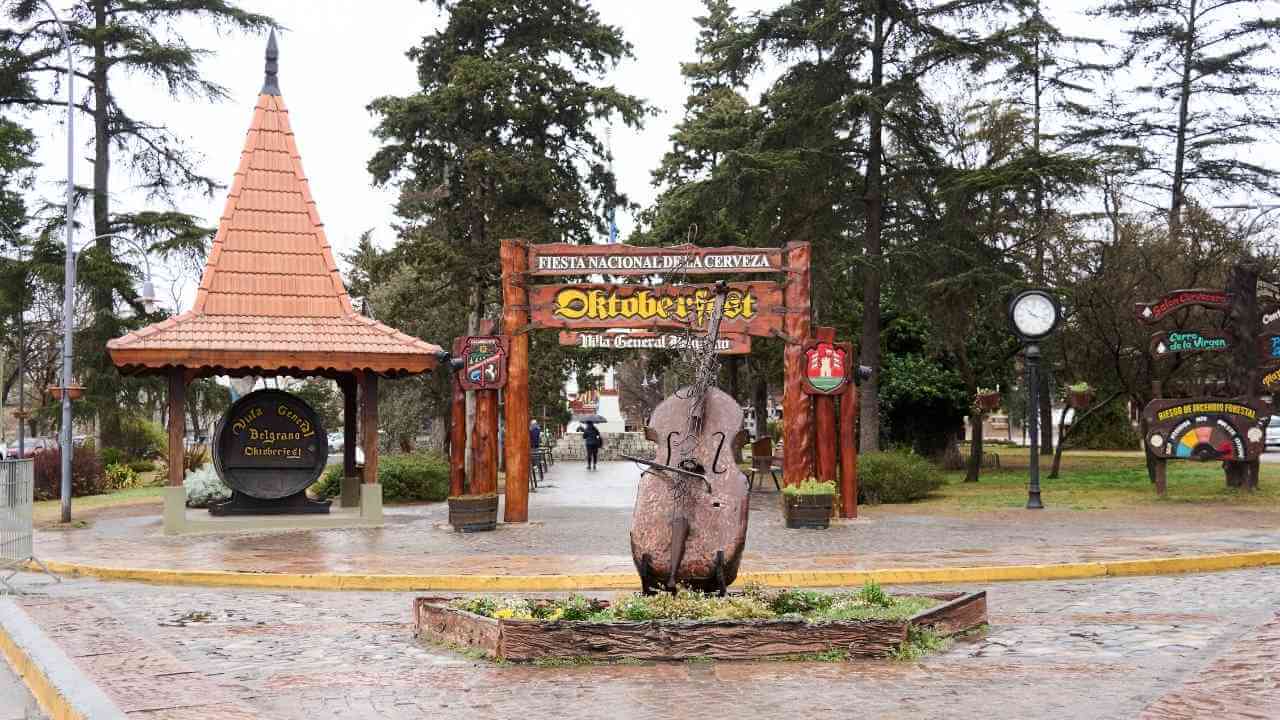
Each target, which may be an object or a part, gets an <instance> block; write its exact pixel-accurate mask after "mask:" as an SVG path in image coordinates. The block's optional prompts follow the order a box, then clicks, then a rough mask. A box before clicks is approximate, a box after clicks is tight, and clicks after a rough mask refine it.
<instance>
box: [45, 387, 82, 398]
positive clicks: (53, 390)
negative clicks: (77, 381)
mask: <svg viewBox="0 0 1280 720" xmlns="http://www.w3.org/2000/svg"><path fill="white" fill-rule="evenodd" d="M49 394H50V395H52V396H53V399H54V400H62V388H60V387H57V386H56V385H50V386H49ZM67 395H69V396H71V399H72V400H79V399H80V398H82V397H84V388H82V387H78V386H74V385H73V386H71V387H69V388H67Z"/></svg>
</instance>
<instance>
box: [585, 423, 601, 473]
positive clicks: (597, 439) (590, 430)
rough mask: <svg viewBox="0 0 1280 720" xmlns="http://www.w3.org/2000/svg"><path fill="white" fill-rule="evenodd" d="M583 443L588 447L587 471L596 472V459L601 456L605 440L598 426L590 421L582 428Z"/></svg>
mask: <svg viewBox="0 0 1280 720" xmlns="http://www.w3.org/2000/svg"><path fill="white" fill-rule="evenodd" d="M582 443H583V444H584V445H586V446H587V469H588V470H595V469H596V458H597V457H598V456H599V455H600V446H601V445H604V438H602V437H601V436H600V430H599V429H598V428H597V427H596V424H595V423H593V422H591V421H590V420H588V421H587V422H586V426H585V427H584V428H582Z"/></svg>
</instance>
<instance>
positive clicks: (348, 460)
mask: <svg viewBox="0 0 1280 720" xmlns="http://www.w3.org/2000/svg"><path fill="white" fill-rule="evenodd" d="M338 387H340V388H341V389H342V493H341V495H340V496H339V497H340V498H341V502H342V507H344V508H347V507H357V506H358V505H359V503H360V480H361V478H360V474H359V473H358V472H356V443H358V442H360V440H359V438H360V436H359V435H358V434H357V430H358V428H359V426H360V425H359V424H360V420H359V415H360V411H359V404H358V402H357V401H358V395H357V388H356V378H355V375H351V374H347V375H343V376H342V378H341V379H340V380H338Z"/></svg>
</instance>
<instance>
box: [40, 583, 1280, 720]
mask: <svg viewBox="0 0 1280 720" xmlns="http://www.w3.org/2000/svg"><path fill="white" fill-rule="evenodd" d="M1277 586H1280V569H1276V568H1270V569H1260V570H1250V571H1240V572H1231V573H1217V574H1211V575H1182V576H1172V577H1150V578H1125V579H1107V580H1097V581H1080V582H1068V583H1010V584H1001V585H997V586H993V587H990V588H988V591H989V595H988V600H989V603H990V614H991V626H990V628H989V630H988V631H987V632H986V633H985V634H983V635H979V636H976V637H972V638H969V639H965V640H962V641H959V642H957V643H956V644H954V645H953V646H952V647H951V648H950V649H949V650H947V651H945V652H942V653H940V654H937V655H934V656H931V657H928V658H926V659H924V660H922V661H918V662H895V661H870V662H854V663H780V662H756V663H730V662H722V663H689V664H648V665H638V666H630V665H628V666H592V667H568V668H563V667H562V668H554V667H545V668H539V667H530V666H500V665H495V664H492V663H488V662H484V661H475V660H470V659H468V658H466V657H463V656H461V655H458V654H456V653H453V652H449V651H447V650H443V649H440V648H436V647H432V646H428V645H423V644H421V643H419V642H417V641H415V640H414V639H413V637H412V634H411V627H410V605H411V601H412V597H413V594H410V593H356V592H345V593H325V592H307V591H288V592H259V591H241V590H231V589H203V588H201V589H192V588H167V587H160V586H150V585H134V584H129V583H101V582H97V581H91V580H79V581H70V582H66V583H63V584H61V585H45V586H44V587H43V588H42V589H41V592H42V594H40V595H36V596H27V597H25V598H23V600H22V602H23V605H24V607H25V608H26V610H27V611H28V612H29V613H30V614H31V615H32V616H33V618H35V620H36V622H38V623H39V624H40V625H41V627H42V629H44V631H45V632H46V633H47V634H48V635H49V636H51V637H53V638H54V639H55V641H57V642H59V643H60V644H61V646H62V648H63V649H64V651H65V652H66V653H67V654H68V655H69V656H71V657H72V658H74V661H75V662H76V663H77V665H78V666H79V667H80V668H81V669H82V670H84V671H85V672H86V673H88V674H89V675H90V676H92V678H93V679H94V680H95V681H96V682H97V683H98V684H99V686H100V687H102V689H103V690H104V691H105V692H106V693H107V694H108V695H109V696H110V697H112V698H113V699H114V700H115V701H116V702H117V703H118V704H119V705H120V706H121V708H122V709H123V710H125V711H126V712H128V713H129V716H130V717H133V718H139V719H142V718H147V719H159V718H213V717H216V718H233V719H236V718H271V719H272V720H294V719H298V720H301V719H303V718H306V719H308V720H315V719H325V718H343V719H344V720H365V719H372V718H434V717H445V716H447V717H450V718H459V719H463V720H465V719H470V718H476V719H477V720H479V719H482V718H483V719H484V720H492V718H505V717H520V718H529V719H530V720H533V719H540V718H557V719H558V720H578V719H587V718H590V719H591V720H596V719H598V718H611V719H613V718H617V719H619V720H629V719H631V718H637V719H640V718H653V717H664V718H705V717H707V716H708V715H709V714H715V715H721V714H723V715H727V716H733V717H744V718H782V717H813V718H838V717H868V718H912V719H916V718H941V717H945V718H949V719H952V718H983V719H988V718H1017V719H1019V720H1024V719H1034V718H1052V719H1054V720H1056V719H1058V718H1064V717H1069V718H1073V719H1089V718H1107V719H1115V718H1137V717H1141V718H1144V719H1146V720H1155V719H1156V718H1162V719H1163V718H1192V717H1194V718H1206V717H1212V718H1215V719H1218V720H1234V719H1237V718H1241V719H1243V718H1268V717H1270V718H1274V717H1277V716H1278V715H1280V709H1278V708H1280V682H1277V678H1280V598H1278V597H1277V596H1276V594H1275V588H1276V587H1277ZM952 589H955V588H952Z"/></svg>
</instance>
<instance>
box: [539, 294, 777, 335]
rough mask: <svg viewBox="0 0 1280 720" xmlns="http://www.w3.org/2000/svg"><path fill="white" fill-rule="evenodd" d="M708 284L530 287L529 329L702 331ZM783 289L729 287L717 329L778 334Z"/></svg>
mask: <svg viewBox="0 0 1280 720" xmlns="http://www.w3.org/2000/svg"><path fill="white" fill-rule="evenodd" d="M715 302H716V298H715V289H714V286H711V285H538V286H535V287H531V288H529V305H530V310H531V317H532V319H533V322H534V324H536V325H539V326H541V327H545V328H565V329H570V330H579V329H589V328H635V329H658V328H687V327H694V328H703V327H706V324H707V322H708V321H709V320H710V319H711V313H712V311H713V310H714V309H715ZM781 307H782V288H781V287H779V286H778V284H777V283H775V282H749V283H732V284H730V285H729V293H728V296H727V297H726V298H725V303H724V318H723V320H722V321H721V324H720V330H721V331H722V332H727V333H748V334H751V335H768V334H770V332H771V331H772V330H775V329H776V330H778V331H781V330H782V313H781V312H780V309H781Z"/></svg>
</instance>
